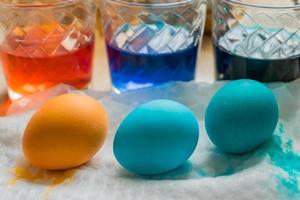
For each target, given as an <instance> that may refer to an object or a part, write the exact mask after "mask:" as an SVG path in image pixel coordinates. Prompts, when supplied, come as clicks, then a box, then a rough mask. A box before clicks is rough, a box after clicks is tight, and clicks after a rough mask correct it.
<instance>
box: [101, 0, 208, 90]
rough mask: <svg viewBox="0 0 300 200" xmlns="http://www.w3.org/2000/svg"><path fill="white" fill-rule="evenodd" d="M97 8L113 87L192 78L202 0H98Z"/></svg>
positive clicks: (203, 11)
mask: <svg viewBox="0 0 300 200" xmlns="http://www.w3.org/2000/svg"><path fill="white" fill-rule="evenodd" d="M100 8H101V13H102V16H103V17H102V18H103V25H104V32H105V41H106V47H107V54H108V60H109V67H110V74H111V79H112V84H113V87H114V89H115V90H116V91H117V92H125V91H128V90H134V89H139V88H144V87H149V86H155V85H160V84H163V83H167V82H171V81H191V80H194V77H195V70H196V62H197V58H198V47H199V46H201V39H202V35H203V29H204V22H205V15H206V0H102V1H101V6H100Z"/></svg>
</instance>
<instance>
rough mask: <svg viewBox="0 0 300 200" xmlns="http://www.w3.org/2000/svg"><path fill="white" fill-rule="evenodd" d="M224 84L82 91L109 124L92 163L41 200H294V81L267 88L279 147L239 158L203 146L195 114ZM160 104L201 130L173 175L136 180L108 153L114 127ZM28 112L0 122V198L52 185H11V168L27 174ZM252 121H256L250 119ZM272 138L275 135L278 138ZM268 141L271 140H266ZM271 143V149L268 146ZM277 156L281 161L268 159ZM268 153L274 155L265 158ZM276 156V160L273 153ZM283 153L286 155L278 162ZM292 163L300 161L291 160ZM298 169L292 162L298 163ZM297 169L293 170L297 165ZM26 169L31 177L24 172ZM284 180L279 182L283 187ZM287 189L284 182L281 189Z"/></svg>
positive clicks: (298, 87) (27, 195)
mask: <svg viewBox="0 0 300 200" xmlns="http://www.w3.org/2000/svg"><path fill="white" fill-rule="evenodd" d="M223 84H224V83H222V82H218V83H214V84H204V83H174V84H169V85H165V86H162V87H158V88H151V89H145V90H140V91H137V92H130V93H127V94H121V95H115V94H114V95H101V94H98V93H96V92H91V91H89V92H88V93H89V95H92V96H94V97H97V98H98V99H99V100H100V101H101V103H102V104H103V105H104V106H105V108H106V110H107V112H108V113H109V118H110V129H109V136H108V138H107V140H106V142H105V145H104V146H103V148H102V149H101V151H100V152H99V153H98V154H97V155H96V156H95V157H94V158H93V160H92V161H91V162H90V163H88V164H86V165H84V166H82V167H80V168H78V169H77V170H76V172H75V175H74V177H73V178H72V179H71V180H69V181H65V182H64V183H62V184H60V185H58V186H57V187H55V188H54V189H53V190H52V191H51V192H50V193H49V196H48V197H47V198H48V199H49V200H67V199H68V200H69V199H72V200H95V199H101V200H110V199H112V200H138V199H141V200H148V199H151V200H158V199H159V200H160V199H161V200H174V199H176V200H177V199H178V200H179V199H184V200H185V199H186V200H194V199H195V200H254V199H255V200H275V199H278V200H281V199H299V198H300V196H298V195H299V194H298V191H299V187H298V180H299V181H300V179H299V178H298V176H299V174H300V173H299V172H300V168H299V169H296V168H297V166H291V167H290V168H291V169H285V166H280V164H278V162H279V163H280V161H283V163H284V164H285V165H286V162H285V161H287V162H288V160H286V158H287V155H288V152H289V150H288V143H287V142H286V141H292V142H293V148H292V150H291V151H292V153H293V156H297V155H298V154H297V152H296V151H299V152H300V145H299V139H300V123H299V122H300V120H299V119H300V114H299V108H300V107H299V106H300V81H295V82H293V83H290V84H275V85H271V88H273V91H274V93H275V94H276V96H277V97H278V101H279V103H280V110H281V119H280V123H279V125H278V129H277V130H280V131H283V132H284V133H283V134H282V135H280V133H276V135H278V136H277V137H276V138H277V139H280V141H281V142H282V144H281V145H279V146H276V144H273V143H272V142H269V143H267V144H265V145H264V146H263V147H261V148H260V149H258V150H257V151H255V152H252V153H250V154H246V155H226V154H223V153H222V152H220V151H218V149H216V148H215V147H214V145H213V144H212V143H211V142H210V141H209V140H208V137H207V135H206V132H205V129H204V123H203V117H204V116H203V115H204V111H205V108H206V106H207V104H208V102H209V99H210V98H211V96H212V95H213V94H214V93H215V91H216V90H217V89H218V88H219V87H220V86H221V85H223ZM157 98H167V99H173V100H177V101H179V102H181V103H184V104H185V105H187V106H188V107H190V108H191V109H192V110H193V111H194V112H195V113H196V115H197V117H198V119H199V123H200V126H201V132H200V140H199V144H198V146H197V149H196V151H195V153H194V154H193V155H192V157H191V158H190V160H189V162H187V163H186V164H185V165H184V166H182V167H181V168H179V169H177V170H175V171H173V172H170V173H167V174H164V175H160V176H155V177H148V178H145V177H138V176H136V175H134V174H131V173H129V172H127V171H126V170H124V169H123V168H121V167H120V166H119V164H118V163H117V162H116V160H115V159H114V156H113V153H112V141H113V137H114V134H115V131H116V129H117V127H118V125H119V124H120V122H121V120H122V119H123V118H124V117H125V116H126V114H127V113H128V112H129V111H130V110H132V109H133V108H134V107H136V106H138V105H139V104H141V103H144V102H146V101H149V100H152V99H157ZM31 115H32V112H30V113H26V114H21V115H17V116H12V117H6V118H1V119H0V199H1V200H13V199H18V200H20V199H22V200H35V199H45V198H46V196H45V193H46V192H47V190H48V189H49V186H50V185H51V182H52V180H48V179H47V172H45V171H43V173H44V174H45V177H44V178H43V179H41V180H36V181H34V182H31V181H28V180H19V181H17V182H16V184H15V185H9V184H8V183H9V181H10V180H12V179H14V176H15V174H14V173H13V169H14V168H15V166H20V167H24V168H26V167H27V168H28V163H27V162H26V161H24V158H23V155H22V151H21V135H22V133H23V130H24V127H25V126H26V123H27V121H28V120H29V119H30V116H31ZM258 117H259V116H258ZM280 131H277V132H280ZM274 138H275V136H274ZM274 143H275V142H274ZM278 151H279V152H281V153H283V154H282V155H283V156H282V157H279V158H276V159H277V160H278V159H279V161H278V162H277V161H276V159H275V161H274V156H275V157H276V155H279V154H278ZM272 152H275V154H274V153H272ZM276 152H277V153H276ZM285 153H286V156H285ZM299 158H300V157H299ZM299 163H300V160H299ZM298 166H300V164H299V165H298ZM29 169H31V170H33V171H34V170H36V169H34V168H31V167H29ZM285 180H286V181H287V182H285ZM289 183H291V184H290V185H289Z"/></svg>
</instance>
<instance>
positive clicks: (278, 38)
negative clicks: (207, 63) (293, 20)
mask: <svg viewBox="0 0 300 200" xmlns="http://www.w3.org/2000/svg"><path fill="white" fill-rule="evenodd" d="M299 43H300V37H299V36H298V35H297V34H294V33H290V32H288V31H286V30H285V29H280V30H266V29H263V28H261V27H254V28H248V29H246V28H245V27H242V26H236V27H235V28H233V29H231V30H230V31H228V32H227V33H226V34H225V35H224V36H223V37H221V38H220V40H219V42H218V44H214V50H215V59H216V65H217V72H218V79H219V80H231V79H241V78H249V79H254V80H258V81H263V82H276V81H284V82H286V81H292V80H294V79H296V78H298V77H299V73H300V72H299V67H300V46H299Z"/></svg>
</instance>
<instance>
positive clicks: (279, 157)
mask: <svg viewBox="0 0 300 200" xmlns="http://www.w3.org/2000/svg"><path fill="white" fill-rule="evenodd" d="M285 137H287V135H286V134H285V131H284V127H283V125H282V124H280V125H279V128H278V129H277V133H276V134H275V135H274V137H273V140H272V142H271V143H270V144H269V145H268V150H267V153H268V155H269V157H270V159H271V162H272V164H274V165H275V166H277V167H279V168H280V169H282V170H283V171H284V172H285V174H286V175H284V174H277V175H276V178H277V179H278V181H279V185H278V190H279V191H280V192H282V193H283V194H285V195H286V196H287V197H286V198H287V199H298V198H299V197H300V194H299V182H298V178H299V176H300V155H299V154H297V153H296V152H294V151H293V141H292V140H291V139H290V138H285ZM284 139H285V140H284Z"/></svg>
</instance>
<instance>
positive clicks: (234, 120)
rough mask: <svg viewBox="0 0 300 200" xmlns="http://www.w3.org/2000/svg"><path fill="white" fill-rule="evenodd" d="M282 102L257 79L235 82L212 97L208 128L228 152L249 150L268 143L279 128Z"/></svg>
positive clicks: (207, 114) (208, 108) (207, 115)
mask: <svg viewBox="0 0 300 200" xmlns="http://www.w3.org/2000/svg"><path fill="white" fill-rule="evenodd" d="M278 113H279V111H278V104H277V101H276V98H275V97H274V95H273V93H272V92H271V90H269V89H268V88H267V87H266V86H265V85H263V84H261V83H259V82H257V81H253V80H238V81H233V82H231V83H229V84H227V85H225V86H224V87H223V88H221V89H220V90H219V91H218V92H217V93H216V94H215V95H214V97H213V98H212V99H211V101H210V103H209V105H208V107H207V109H206V113H205V127H206V131H207V133H208V136H209V138H210V139H211V141H212V142H213V143H214V144H215V145H216V146H217V147H219V148H220V149H221V150H223V151H224V152H227V153H246V152H249V151H252V150H254V149H255V148H257V147H258V146H259V145H261V144H262V143H264V142H266V141H267V140H268V139H269V138H270V137H271V136H272V135H273V132H274V130H275V128H276V125H277V122H278V118H279V114H278Z"/></svg>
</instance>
